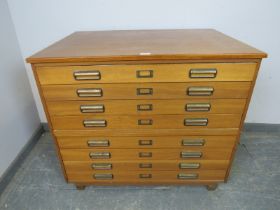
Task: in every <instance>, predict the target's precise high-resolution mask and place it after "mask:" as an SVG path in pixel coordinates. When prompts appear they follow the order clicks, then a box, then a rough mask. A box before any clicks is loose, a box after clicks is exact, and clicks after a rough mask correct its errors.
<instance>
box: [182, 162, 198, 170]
mask: <svg viewBox="0 0 280 210" xmlns="http://www.w3.org/2000/svg"><path fill="white" fill-rule="evenodd" d="M179 168H180V169H198V168H200V163H180V164H179Z"/></svg>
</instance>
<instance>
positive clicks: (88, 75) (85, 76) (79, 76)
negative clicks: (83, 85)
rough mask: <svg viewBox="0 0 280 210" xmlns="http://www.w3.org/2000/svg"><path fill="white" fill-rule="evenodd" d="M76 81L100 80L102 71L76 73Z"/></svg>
mask: <svg viewBox="0 0 280 210" xmlns="http://www.w3.org/2000/svg"><path fill="white" fill-rule="evenodd" d="M73 76H74V78H75V80H100V79H101V74H100V71H97V70H93V71H75V72H74V74H73Z"/></svg>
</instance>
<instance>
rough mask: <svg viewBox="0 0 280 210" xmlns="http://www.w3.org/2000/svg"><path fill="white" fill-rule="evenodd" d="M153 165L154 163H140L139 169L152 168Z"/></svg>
mask: <svg viewBox="0 0 280 210" xmlns="http://www.w3.org/2000/svg"><path fill="white" fill-rule="evenodd" d="M152 167H153V164H152V163H140V164H139V168H152Z"/></svg>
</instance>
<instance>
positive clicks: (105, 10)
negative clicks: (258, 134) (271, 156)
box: [8, 0, 280, 123]
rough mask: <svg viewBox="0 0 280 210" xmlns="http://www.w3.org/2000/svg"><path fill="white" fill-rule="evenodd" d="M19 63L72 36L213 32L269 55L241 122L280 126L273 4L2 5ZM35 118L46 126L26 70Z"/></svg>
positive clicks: (70, 1) (89, 1) (150, 0)
mask: <svg viewBox="0 0 280 210" xmlns="http://www.w3.org/2000/svg"><path fill="white" fill-rule="evenodd" d="M8 3H9V7H10V10H11V14H12V18H13V20H14V24H15V27H16V32H17V36H18V39H19V43H20V47H21V50H22V54H23V56H24V57H27V56H30V55H31V54H33V53H35V52H36V51H38V50H41V49H42V48H44V47H46V46H48V45H49V44H51V43H53V42H54V41H57V40H59V39H61V38H63V37H64V36H66V35H68V34H70V33H72V32H73V31H77V30H112V29H157V28H215V29H217V30H220V31H222V32H224V33H226V34H228V35H231V36H233V37H235V38H238V39H240V40H242V41H244V42H247V43H248V44H251V45H253V46H255V47H257V48H260V49H261V50H263V51H265V52H267V53H268V54H269V58H268V59H266V60H264V62H263V65H262V69H261V72H260V75H259V78H258V81H257V87H256V89H255V92H254V97H253V100H252V103H251V105H250V109H249V113H248V116H247V119H246V121H247V122H259V123H280V112H279V111H278V107H279V103H280V94H279V93H278V91H279V89H280V84H279V82H278V78H279V76H280V71H279V70H278V68H279V66H280V59H279V55H280V39H279V37H280V27H279V21H280V12H279V8H280V1H278V0H266V1H264V0H246V1H244V0H231V1H225V0H212V1H207V0H196V1H190V0H141V1H133V0H79V1H77V0H59V1H58V0H48V1H43V0H25V1H22V0H8ZM27 72H28V75H29V79H30V81H31V84H32V90H33V93H34V94H35V99H36V104H37V106H38V109H39V114H40V118H41V120H42V121H43V122H45V121H46V118H45V116H44V113H43V110H42V106H41V103H40V101H39V97H38V94H37V90H36V87H35V83H34V80H33V76H32V75H31V70H30V67H29V66H28V65H27Z"/></svg>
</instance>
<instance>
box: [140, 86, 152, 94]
mask: <svg viewBox="0 0 280 210" xmlns="http://www.w3.org/2000/svg"><path fill="white" fill-rule="evenodd" d="M136 95H153V88H137V89H136Z"/></svg>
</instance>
